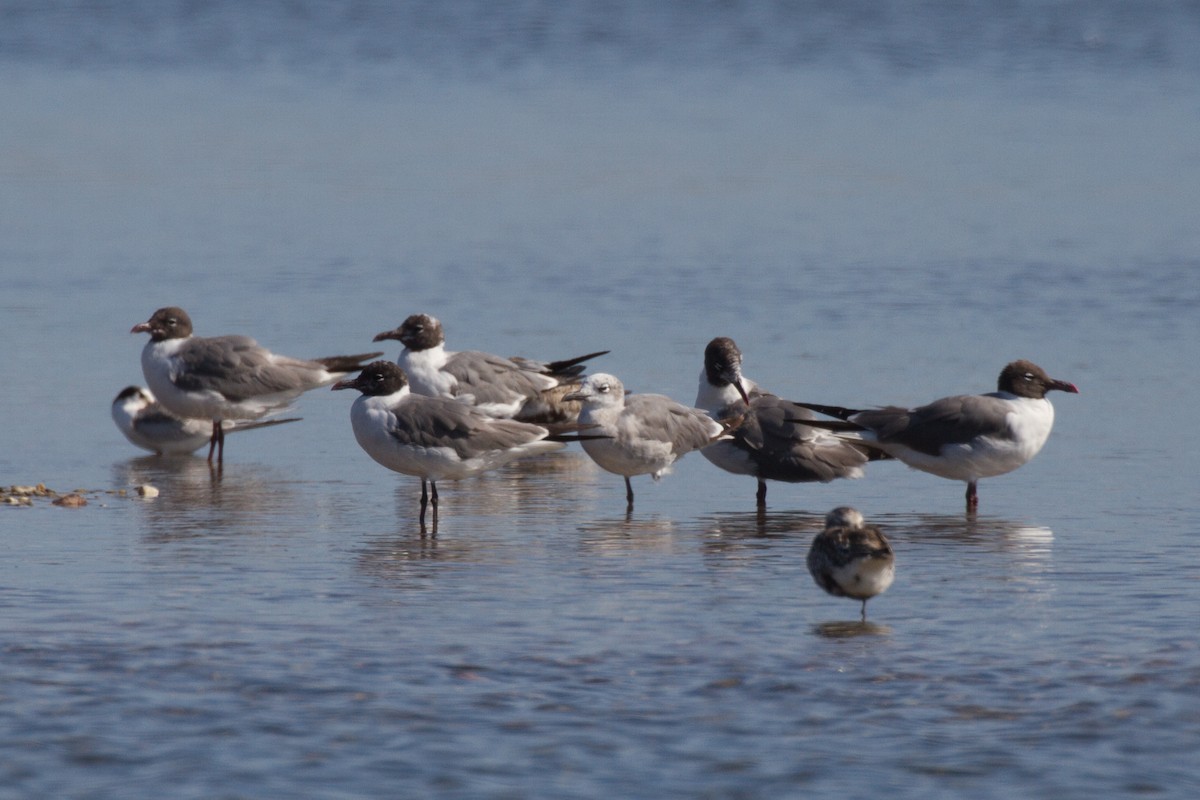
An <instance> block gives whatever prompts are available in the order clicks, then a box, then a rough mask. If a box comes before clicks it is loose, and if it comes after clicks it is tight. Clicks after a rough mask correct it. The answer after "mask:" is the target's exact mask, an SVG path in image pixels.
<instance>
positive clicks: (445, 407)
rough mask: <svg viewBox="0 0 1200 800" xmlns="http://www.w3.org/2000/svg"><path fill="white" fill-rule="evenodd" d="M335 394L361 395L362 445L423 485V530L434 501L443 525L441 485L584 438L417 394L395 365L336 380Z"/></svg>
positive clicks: (357, 428) (355, 410)
mask: <svg viewBox="0 0 1200 800" xmlns="http://www.w3.org/2000/svg"><path fill="white" fill-rule="evenodd" d="M333 389H335V390H340V389H357V390H358V391H359V392H361V394H360V395H359V397H357V398H356V399H355V401H354V405H352V406H351V407H350V424H351V427H352V428H353V429H354V438H355V439H356V440H357V441H358V445H359V447H361V448H362V449H363V450H364V451H366V453H367V455H369V456H370V457H371V458H373V459H374V460H375V461H377V462H378V463H380V464H382V465H383V466H385V467H387V468H388V469H390V470H393V471H395V472H400V473H403V474H405V475H413V476H415V477H418V478H420V479H421V517H420V520H421V523H422V524H424V523H425V508H426V506H427V505H428V504H429V503H431V502H432V504H433V521H434V523H435V524H436V523H437V515H438V490H437V482H438V481H440V480H458V479H460V478H466V477H469V476H471V475H476V474H478V473H480V472H484V471H485V470H490V469H495V468H497V467H499V466H501V465H503V464H506V463H507V462H509V461H512V460H513V459H516V458H521V457H523V456H530V455H535V454H537V453H546V452H550V451H551V450H558V449H560V448H562V447H563V446H564V445H563V442H569V441H578V440H579V439H581V438H582V436H581V435H579V434H575V433H572V434H568V433H554V432H552V431H551V430H550V429H549V428H546V427H542V426H541V425H533V424H531V423H527V422H518V421H517V420H512V419H497V418H495V417H491V416H488V415H487V414H484V413H483V412H482V411H479V410H478V409H476V408H474V407H472V406H469V405H466V404H465V403H460V402H458V401H457V400H448V399H446V398H444V397H426V396H424V395H419V394H414V393H413V392H412V390H411V387H410V386H409V384H408V378H407V376H406V375H405V374H404V370H402V369H401V368H400V367H399V366H397V365H396V364H393V363H392V362H390V361H374V362H372V363H370V364H367V365H366V366H365V367H363V370H362V372H361V373H359V375H358V376H357V377H356V378H353V379H350V378H347V379H345V380H341V381H338V382H337V383H335V384H334V385H333ZM577 427H579V426H572V428H573V429H574V428H577ZM426 484H428V490H427V487H426Z"/></svg>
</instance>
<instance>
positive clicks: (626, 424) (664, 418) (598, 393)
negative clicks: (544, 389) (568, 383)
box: [567, 372, 737, 510]
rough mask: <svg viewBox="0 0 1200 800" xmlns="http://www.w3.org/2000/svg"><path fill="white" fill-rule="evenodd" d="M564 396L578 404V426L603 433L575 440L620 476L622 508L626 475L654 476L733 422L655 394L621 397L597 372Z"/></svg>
mask: <svg viewBox="0 0 1200 800" xmlns="http://www.w3.org/2000/svg"><path fill="white" fill-rule="evenodd" d="M567 399H568V400H579V401H580V402H582V403H583V407H582V409H581V410H580V412H579V422H580V424H582V425H590V426H594V427H595V430H596V432H597V433H600V434H603V438H596V439H587V440H584V441H583V442H581V444H582V445H583V449H584V451H586V452H587V454H588V455H589V456H591V457H592V460H593V461H595V462H596V463H597V464H599V465H600V466H601V467H602V468H604V469H606V470H608V471H609V472H613V473H616V474H617V475H622V476H624V477H625V500H626V502H627V503H628V506H627V508H628V510H632V509H633V486H632V485H631V484H630V482H629V478H630V476H631V475H650V476H651V477H653V478H654V479H655V480H658V479H659V478H661V477H662V476H663V475H665V474H666V473H668V472H670V468H671V465H672V464H674V463H675V462H676V461H677V460H678V459H680V458H682V457H683V456H685V455H687V454H688V453H690V452H692V451H693V450H699V449H701V448H704V447H708V446H709V445H710V444H712V443H713V442H715V441H718V440H719V439H721V438H722V437H723V436H726V435H727V431H728V430H729V429H730V428H731V427H733V426H734V425H735V424H736V422H737V421H735V420H730V421H724V422H718V421H716V420H714V419H712V418H711V417H709V416H708V414H706V413H704V412H703V411H701V410H700V409H698V408H688V407H687V406H685V405H683V404H682V403H678V402H676V401H674V400H672V399H671V398H669V397H667V396H665V395H661V394H631V395H626V394H625V387H624V386H623V385H622V384H621V382H620V381H619V380H617V379H616V378H614V377H613V376H612V375H607V374H605V373H603V372H598V373H596V374H594V375H589V376H588V377H587V378H586V379H584V381H583V383H582V384H580V386H579V391H577V392H574V393H572V394H569V395H567Z"/></svg>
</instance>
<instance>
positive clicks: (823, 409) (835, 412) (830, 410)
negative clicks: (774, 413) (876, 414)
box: [792, 400, 862, 425]
mask: <svg viewBox="0 0 1200 800" xmlns="http://www.w3.org/2000/svg"><path fill="white" fill-rule="evenodd" d="M792 405H797V406H800V407H801V408H807V409H808V410H809V411H815V412H817V413H818V414H824V415H825V416H827V417H837V418H838V419H850V418H851V417H853V416H854V415H855V414H858V413H859V412H860V411H861V410H862V409H858V408H843V407H842V406H823V405H820V404H819V403H799V402H796V401H795V400H793V401H792ZM804 423H805V424H807V425H811V424H812V423H811V422H810V421H809V420H804Z"/></svg>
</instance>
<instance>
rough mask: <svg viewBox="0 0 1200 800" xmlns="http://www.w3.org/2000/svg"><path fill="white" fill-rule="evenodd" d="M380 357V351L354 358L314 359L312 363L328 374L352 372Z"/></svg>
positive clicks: (330, 357) (381, 353) (327, 357)
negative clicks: (327, 371) (322, 368)
mask: <svg viewBox="0 0 1200 800" xmlns="http://www.w3.org/2000/svg"><path fill="white" fill-rule="evenodd" d="M381 355H383V352H382V351H380V352H378V353H361V354H359V355H356V356H326V357H325V358H314V359H313V361H315V362H317V363H318V364H320V365H321V366H322V367H324V368H325V369H327V370H329V371H330V372H354V371H355V370H359V369H362V368H363V367H364V366H366V362H368V361H371V360H372V359H376V358H379V357H380V356H381Z"/></svg>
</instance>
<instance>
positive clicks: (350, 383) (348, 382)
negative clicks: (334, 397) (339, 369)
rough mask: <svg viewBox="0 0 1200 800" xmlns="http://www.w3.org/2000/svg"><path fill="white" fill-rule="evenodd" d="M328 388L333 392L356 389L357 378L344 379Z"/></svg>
mask: <svg viewBox="0 0 1200 800" xmlns="http://www.w3.org/2000/svg"><path fill="white" fill-rule="evenodd" d="M329 388H330V389H331V390H332V391H335V392H336V391H338V390H340V389H357V388H358V378H345V379H343V380H340V381H338V382H337V383H335V384H334V385H333V386H330V387H329Z"/></svg>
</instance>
